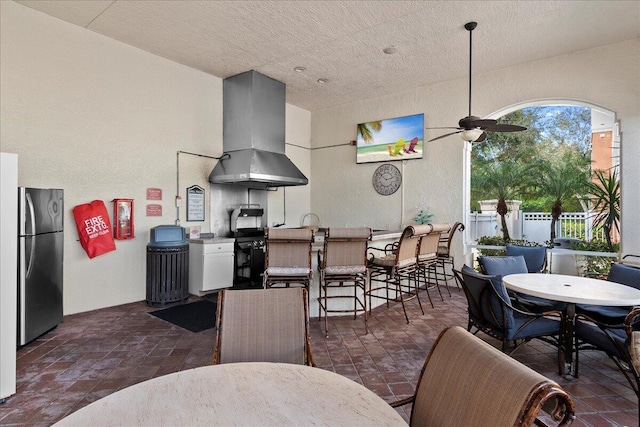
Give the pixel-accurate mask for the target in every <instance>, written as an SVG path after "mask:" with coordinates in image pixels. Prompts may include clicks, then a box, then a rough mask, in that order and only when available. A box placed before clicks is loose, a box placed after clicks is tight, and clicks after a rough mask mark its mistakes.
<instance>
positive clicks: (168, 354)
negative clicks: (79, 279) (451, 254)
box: [0, 288, 638, 426]
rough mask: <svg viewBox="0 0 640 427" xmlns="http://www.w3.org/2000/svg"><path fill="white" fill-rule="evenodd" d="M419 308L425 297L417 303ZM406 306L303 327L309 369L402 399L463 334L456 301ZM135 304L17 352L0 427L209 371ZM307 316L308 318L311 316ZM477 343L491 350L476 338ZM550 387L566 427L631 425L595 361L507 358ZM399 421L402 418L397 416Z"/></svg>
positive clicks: (526, 351) (630, 396) (630, 403)
mask: <svg viewBox="0 0 640 427" xmlns="http://www.w3.org/2000/svg"><path fill="white" fill-rule="evenodd" d="M423 299H424V300H426V295H423ZM434 304H435V308H433V309H432V308H430V307H429V306H428V303H427V304H425V313H426V314H425V315H421V314H420V311H419V309H418V307H417V303H416V301H415V300H414V301H411V302H410V303H408V311H409V316H410V319H411V323H410V324H406V323H405V321H404V315H403V314H402V308H401V306H400V305H399V304H394V305H392V306H391V307H390V308H386V307H384V306H382V307H379V308H377V309H375V310H374V311H373V316H372V317H371V318H370V319H369V328H370V332H369V334H367V335H365V334H364V326H363V322H362V320H361V319H358V320H355V321H354V320H352V319H351V318H337V319H336V318H334V319H331V321H330V325H329V329H330V331H329V332H330V336H329V338H325V337H324V334H323V332H322V330H321V322H318V321H317V320H316V319H312V321H311V343H312V349H313V353H314V357H315V360H316V363H317V365H318V367H320V368H323V369H328V370H332V371H335V372H338V373H340V374H342V375H344V376H345V377H347V378H350V379H352V380H354V381H357V382H359V383H361V384H364V385H365V386H366V387H368V388H369V389H371V390H372V391H374V392H375V393H377V394H378V395H379V396H381V397H382V398H383V399H385V400H387V401H392V400H395V399H396V398H399V397H404V396H407V395H409V394H410V393H412V391H413V389H414V386H415V383H416V381H417V378H418V375H419V373H420V369H421V367H422V364H423V362H424V359H425V357H426V355H427V353H428V351H429V349H430V347H431V345H432V343H433V341H434V339H435V338H436V336H437V335H438V333H439V332H440V331H441V330H442V329H443V328H444V327H446V326H450V325H461V326H466V312H465V310H466V301H465V299H464V296H463V294H462V293H459V292H458V291H457V290H455V288H454V289H453V290H452V297H448V296H445V298H444V301H439V300H438V299H437V298H436V299H434ZM152 310H155V309H153V308H150V307H147V305H146V304H145V303H144V302H138V303H132V304H126V305H122V306H117V307H111V308H107V309H103V310H96V311H92V312H87V313H81V314H75V315H71V316H66V317H65V319H64V323H63V324H61V325H60V326H59V327H58V328H57V329H55V330H54V331H52V332H50V333H48V334H46V335H45V336H43V337H41V338H40V339H38V340H36V341H34V342H33V343H31V344H29V345H28V346H26V347H24V348H22V349H20V350H19V351H18V379H17V383H18V384H17V393H16V394H15V395H14V396H12V397H11V398H9V399H8V400H7V402H6V403H4V404H2V405H0V425H2V426H48V425H51V424H53V423H54V422H56V421H57V420H59V419H61V418H62V417H64V416H65V415H66V414H69V413H71V412H74V411H76V410H77V409H79V408H81V407H83V406H85V405H87V404H89V403H91V402H93V401H95V400H97V399H100V398H101V397H104V396H106V395H108V394H110V393H113V392H115V391H117V390H120V389H122V388H125V387H128V386H130V385H132V384H136V383H138V382H140V381H145V380H148V379H150V378H153V377H157V376H160V375H164V374H168V373H171V372H176V371H180V370H184V369H190V368H195V367H198V366H203V365H208V364H211V360H212V356H213V342H214V338H215V329H209V330H206V331H203V332H199V333H193V332H189V331H187V330H185V329H182V328H180V327H177V326H174V325H172V324H170V323H168V322H165V321H163V320H160V319H158V318H156V317H154V316H151V315H149V314H148V312H149V311H152ZM314 314H315V313H312V315H314ZM479 335H480V336H481V337H482V338H483V339H485V340H487V341H489V342H492V343H494V344H495V341H492V340H491V339H490V338H488V337H487V336H485V335H482V334H479ZM513 356H514V357H515V358H516V359H518V360H519V361H521V362H523V363H525V364H526V365H528V366H530V367H532V368H533V369H535V370H537V371H538V372H541V373H543V374H544V375H546V376H548V377H549V378H551V379H554V380H556V381H558V382H559V383H560V384H561V385H562V386H563V387H564V388H565V389H566V390H567V391H568V392H569V393H570V394H571V395H572V397H573V398H574V401H575V404H576V409H577V417H578V418H577V420H576V421H575V422H574V424H573V425H574V426H623V425H627V426H631V425H637V423H638V420H637V403H636V397H635V394H634V393H633V391H632V390H631V389H630V387H629V385H628V384H627V382H626V380H625V378H624V377H623V375H622V374H621V373H620V372H618V371H617V370H616V369H615V365H614V364H613V363H612V362H611V361H610V360H609V359H608V358H607V357H606V356H604V355H602V354H600V353H598V352H584V353H581V359H580V360H581V365H580V366H581V368H580V378H578V379H575V380H573V381H571V382H569V381H566V380H564V379H563V378H561V377H559V376H558V374H557V373H556V359H555V350H554V349H553V348H552V347H551V346H549V345H548V344H545V343H543V342H537V341H535V342H531V343H528V344H526V345H524V346H522V347H521V348H519V349H518V350H516V352H515V353H514V354H513ZM400 411H401V413H402V415H403V416H404V417H405V419H408V413H407V411H406V410H404V409H400Z"/></svg>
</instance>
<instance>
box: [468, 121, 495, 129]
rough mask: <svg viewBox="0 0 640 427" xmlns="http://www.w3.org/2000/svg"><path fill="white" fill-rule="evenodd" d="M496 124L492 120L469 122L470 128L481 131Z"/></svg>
mask: <svg viewBox="0 0 640 427" xmlns="http://www.w3.org/2000/svg"><path fill="white" fill-rule="evenodd" d="M496 123H498V122H497V121H496V120H493V119H477V120H474V121H473V122H471V124H472V126H473V127H474V128H482V129H486V128H488V127H490V126H493V125H495V124H496Z"/></svg>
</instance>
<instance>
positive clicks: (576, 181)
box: [536, 151, 591, 242]
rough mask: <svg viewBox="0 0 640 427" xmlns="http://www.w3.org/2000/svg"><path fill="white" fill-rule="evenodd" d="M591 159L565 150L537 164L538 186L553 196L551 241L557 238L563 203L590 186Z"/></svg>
mask: <svg viewBox="0 0 640 427" xmlns="http://www.w3.org/2000/svg"><path fill="white" fill-rule="evenodd" d="M590 164H591V159H590V158H589V157H587V156H585V155H583V154H580V153H577V152H576V151H565V152H564V153H562V154H561V155H560V156H559V157H556V158H554V159H552V160H549V159H547V160H544V161H540V162H539V164H538V166H537V171H538V177H537V179H536V187H537V189H538V191H540V193H542V194H544V195H548V196H551V198H552V200H553V201H552V203H551V233H550V234H551V241H552V242H553V240H554V239H555V238H556V223H557V222H558V219H560V215H562V212H564V209H563V208H562V203H563V202H566V201H567V200H569V199H571V198H575V197H579V196H580V195H581V194H583V193H584V192H585V191H586V190H587V188H588V187H589V182H590V176H589V175H590V174H589V165H590Z"/></svg>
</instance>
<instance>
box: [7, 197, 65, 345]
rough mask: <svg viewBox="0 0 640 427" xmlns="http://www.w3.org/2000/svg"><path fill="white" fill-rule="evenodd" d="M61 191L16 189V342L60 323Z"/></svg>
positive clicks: (30, 338) (23, 340)
mask: <svg viewBox="0 0 640 427" xmlns="http://www.w3.org/2000/svg"><path fill="white" fill-rule="evenodd" d="M63 198H64V192H63V190H58V189H42V188H26V187H20V188H19V189H18V345H19V346H22V345H25V344H27V343H29V342H30V341H32V340H34V339H35V338H37V337H39V336H40V335H42V334H44V333H46V332H48V331H50V330H51V329H53V328H55V327H56V326H57V325H58V324H59V323H62V260H63V250H64V239H63V236H64V232H63V225H64V222H63V212H64V202H63Z"/></svg>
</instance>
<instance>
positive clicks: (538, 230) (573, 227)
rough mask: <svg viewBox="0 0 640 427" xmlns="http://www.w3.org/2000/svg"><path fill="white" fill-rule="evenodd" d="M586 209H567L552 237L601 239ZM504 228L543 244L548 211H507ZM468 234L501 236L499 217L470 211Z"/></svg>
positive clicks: (513, 235)
mask: <svg viewBox="0 0 640 427" xmlns="http://www.w3.org/2000/svg"><path fill="white" fill-rule="evenodd" d="M592 217H593V215H592V214H591V213H589V212H569V213H564V214H562V215H561V216H560V220H559V221H558V222H556V237H573V238H577V239H581V240H587V241H588V240H592V239H594V238H597V239H603V240H604V233H603V232H602V230H598V231H597V232H596V233H594V232H593V230H592V228H591V227H592ZM506 222H507V228H508V229H509V235H510V236H511V238H512V239H525V240H528V241H530V242H536V243H539V244H541V245H544V244H545V242H547V241H549V239H550V238H551V214H550V213H545V212H522V211H516V212H509V213H508V214H507V216H506ZM469 226H470V230H469V233H470V237H471V240H472V241H477V240H478V238H480V237H482V236H501V235H502V225H501V223H500V216H499V215H498V214H497V213H495V212H486V213H479V212H471V213H470V217H469Z"/></svg>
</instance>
